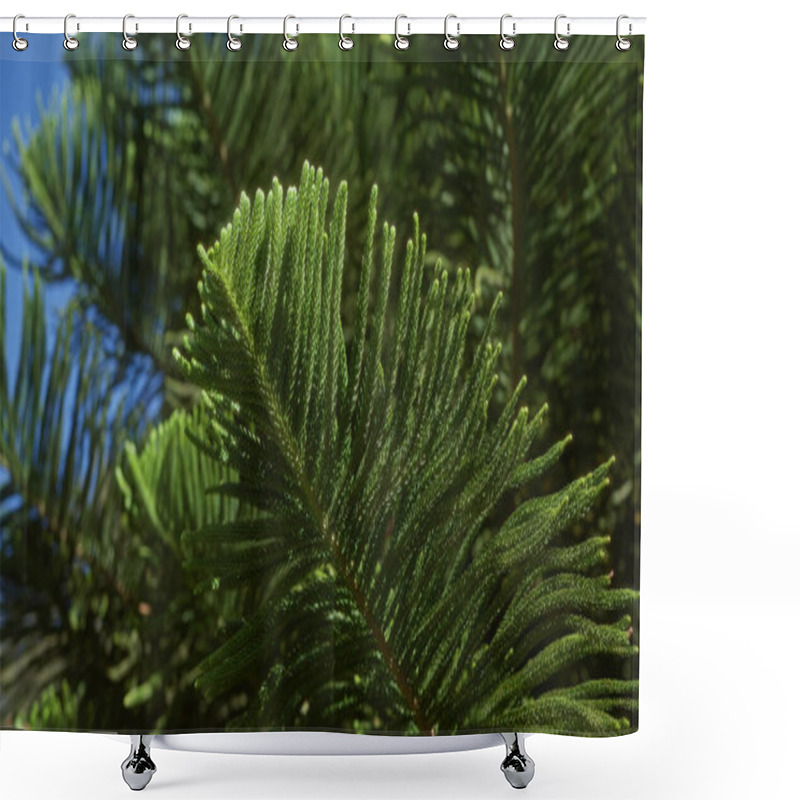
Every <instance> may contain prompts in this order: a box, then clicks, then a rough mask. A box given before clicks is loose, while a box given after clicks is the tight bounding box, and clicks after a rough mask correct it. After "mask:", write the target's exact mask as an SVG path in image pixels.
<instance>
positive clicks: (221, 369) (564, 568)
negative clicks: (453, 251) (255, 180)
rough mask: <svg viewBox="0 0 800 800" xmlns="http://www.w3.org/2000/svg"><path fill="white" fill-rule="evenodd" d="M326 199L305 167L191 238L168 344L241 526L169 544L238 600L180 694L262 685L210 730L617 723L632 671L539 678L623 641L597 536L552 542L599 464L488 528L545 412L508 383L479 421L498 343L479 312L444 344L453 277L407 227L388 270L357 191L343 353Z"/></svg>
mask: <svg viewBox="0 0 800 800" xmlns="http://www.w3.org/2000/svg"><path fill="white" fill-rule="evenodd" d="M327 198H328V181H327V179H325V178H323V175H322V172H321V170H319V171H315V170H314V169H312V168H310V167H308V165H306V167H305V168H304V170H303V175H302V180H301V183H300V187H299V189H294V188H291V189H289V190H288V191H287V192H286V194H285V196H284V192H283V189H282V188H281V186H280V184H279V183H278V182H277V181H276V182H275V183H274V184H273V188H272V190H271V191H270V192H269V194H268V195H266V196H265V195H264V194H263V193H262V192H260V191H259V192H257V193H256V195H255V199H254V200H253V201H252V202H251V201H250V200H249V199H248V198H247V197H246V196H245V195H243V196H242V199H241V202H240V205H239V207H238V209H237V210H236V213H235V215H234V219H233V222H232V223H231V224H229V225H228V226H227V227H226V228H224V229H223V231H222V234H221V237H220V240H219V241H218V242H217V243H216V244H215V245H214V247H212V248H211V249H210V250H208V251H206V250H204V249H203V248H201V249H200V255H201V258H202V260H203V264H204V272H203V278H202V281H201V283H200V298H201V318H200V320H198V321H195V320H194V319H193V318H191V317H190V318H189V327H190V330H191V334H190V335H189V336H188V337H187V338H186V341H185V345H184V350H183V352H178V351H176V357H177V358H178V360H179V362H180V364H181V367H182V369H183V371H184V374H185V376H186V378H187V379H188V380H190V381H192V382H193V383H195V384H196V385H198V386H200V387H201V388H202V389H203V390H204V397H205V400H206V405H207V407H208V413H209V414H210V415H211V421H212V427H211V428H210V431H211V435H210V436H206V437H205V438H204V439H203V440H202V446H203V447H204V449H206V450H207V451H208V453H209V454H211V455H212V456H213V457H214V458H216V459H217V460H218V461H219V462H220V463H222V464H225V465H230V466H231V467H232V468H233V469H234V470H235V471H236V473H237V474H238V480H237V481H235V482H233V483H230V484H228V485H226V486H225V487H224V491H225V493H226V494H229V495H231V496H233V497H236V498H237V499H238V500H239V501H240V502H242V503H244V504H246V505H247V506H249V507H251V508H253V510H254V517H253V519H252V520H251V521H250V522H249V523H248V524H246V525H244V524H242V523H241V522H238V521H236V522H231V523H229V524H228V525H227V526H225V525H223V526H221V525H214V526H213V527H211V528H205V529H200V531H198V532H197V533H191V532H187V533H186V534H185V536H186V537H188V542H189V543H190V545H191V543H192V542H193V541H195V540H196V541H197V542H198V543H199V544H200V546H201V547H202V548H203V549H204V551H205V563H206V568H207V575H208V578H209V582H210V584H209V585H210V586H211V587H212V588H213V589H214V590H216V591H220V590H226V589H228V590H232V591H238V590H240V587H242V586H247V587H248V588H250V589H252V592H253V597H254V599H255V602H254V604H253V606H252V608H251V609H250V610H249V614H248V615H247V617H246V619H245V620H244V624H243V625H242V627H241V628H240V629H239V630H238V632H237V633H236V634H235V635H234V636H232V637H231V638H229V639H228V640H227V641H226V642H225V643H224V644H223V645H222V646H221V647H220V648H219V649H218V650H217V651H216V652H215V653H213V654H212V655H211V656H210V657H209V658H208V659H206V661H205V662H204V663H203V664H202V665H201V667H200V677H199V679H198V685H199V686H200V687H201V688H202V689H203V690H204V691H205V693H206V695H207V696H209V697H215V696H217V695H219V694H220V693H223V692H226V691H228V690H230V689H232V688H233V687H236V686H237V685H238V683H239V682H240V681H241V680H242V679H243V678H244V677H245V676H247V675H251V674H253V672H257V673H260V674H262V675H263V676H264V681H263V683H262V685H261V687H260V692H259V696H258V704H257V705H256V704H255V703H252V702H251V705H250V707H249V708H248V710H247V712H246V714H244V715H243V717H242V718H240V719H238V720H235V721H234V722H232V723H231V727H238V726H240V725H244V726H253V727H258V726H268V727H283V726H293V725H307V726H310V727H320V726H332V727H340V728H341V727H346V726H348V725H356V724H357V725H358V726H360V727H361V728H362V729H366V728H370V727H374V728H379V729H383V730H394V731H398V732H423V733H427V732H429V731H430V732H438V733H448V732H455V731H466V730H485V729H504V730H505V729H508V730H513V729H515V727H516V728H520V727H525V725H526V724H528V725H530V721H531V720H533V721H534V722H535V723H536V725H535V727H536V728H538V729H541V730H561V731H574V732H579V731H582V732H585V733H590V732H597V733H600V732H608V731H616V730H620V729H621V728H622V727H624V726H625V725H626V724H627V720H626V719H625V718H624V717H619V716H618V715H616V714H614V713H611V712H613V711H615V710H618V709H620V708H623V709H624V707H625V705H626V704H625V702H623V701H621V700H619V699H618V698H619V696H620V695H621V696H622V697H627V698H630V697H631V694H632V692H633V685H632V684H631V683H629V682H622V683H620V682H613V681H612V682H601V683H591V684H587V685H586V686H585V687H584V693H583V694H581V691H580V690H579V689H576V688H574V687H573V688H570V689H569V690H568V693H567V694H564V693H563V692H562V691H560V690H559V689H557V688H550V687H549V684H548V682H549V681H551V680H552V679H553V678H554V677H557V676H558V674H559V673H561V672H562V671H563V670H565V669H566V668H567V667H569V666H570V665H573V664H576V663H579V662H580V661H581V660H582V659H584V658H586V657H588V656H592V655H595V654H598V653H604V654H611V655H616V656H621V657H631V656H632V654H633V652H634V648H633V647H632V646H631V644H630V642H629V634H630V631H629V626H630V617H629V616H622V617H620V618H616V619H615V620H614V621H612V622H608V623H606V622H603V621H602V620H603V616H604V612H610V613H611V614H612V616H614V617H617V616H618V615H619V613H621V612H623V611H626V610H629V609H630V607H631V604H632V601H633V593H632V592H630V591H627V590H622V589H611V588H609V584H610V578H609V577H607V576H601V577H588V575H589V574H590V573H591V572H592V571H593V569H594V568H596V567H597V566H598V564H599V563H600V561H599V559H600V558H601V556H602V552H603V548H604V546H605V545H606V544H607V539H605V538H603V537H595V538H593V539H589V540H587V541H585V542H583V543H581V544H578V545H571V546H562V545H560V543H559V539H558V536H559V533H560V532H561V531H563V530H564V528H565V527H566V526H568V525H569V524H570V523H571V522H573V521H574V520H576V519H579V518H580V517H581V516H582V515H584V514H585V512H586V511H587V509H588V508H589V507H590V506H591V505H592V504H593V502H594V501H595V500H596V498H597V497H598V495H599V493H600V492H601V491H602V489H603V487H604V486H605V485H606V484H607V482H608V479H607V474H608V470H609V467H610V464H611V461H609V462H607V463H605V464H603V465H601V466H600V467H598V468H597V469H596V470H594V471H593V472H592V473H591V474H589V475H587V476H586V477H584V478H581V479H579V480H576V481H574V482H572V483H571V484H569V485H568V486H566V487H564V488H563V489H562V490H560V491H557V492H554V493H552V494H549V495H544V496H534V497H531V498H530V499H528V500H526V501H525V502H523V503H522V504H520V505H519V506H518V507H517V508H516V510H515V511H514V512H513V513H512V514H510V515H509V516H508V517H507V518H506V519H505V520H504V521H503V523H502V525H501V526H500V527H499V529H497V530H488V529H487V527H486V526H487V520H488V519H489V517H490V515H491V513H492V512H493V510H494V509H495V508H496V506H497V505H498V503H499V502H500V501H501V499H503V498H504V497H506V496H508V494H509V493H513V492H514V490H516V489H517V488H518V487H520V486H521V485H523V484H527V483H529V482H531V481H532V480H534V479H536V478H537V477H539V476H540V475H541V473H542V472H544V470H545V469H547V468H548V467H549V466H551V464H552V462H554V461H555V460H556V458H557V456H558V455H560V453H561V451H562V450H563V448H564V446H565V444H566V440H565V441H563V442H560V443H558V444H556V445H554V447H553V448H552V450H551V451H549V452H546V453H544V454H541V455H540V456H538V458H533V459H532V458H531V449H532V447H533V444H534V442H535V441H536V439H537V437H538V435H539V434H540V433H541V427H542V422H543V419H544V414H545V412H546V407H543V408H542V409H541V410H540V411H539V412H538V413H537V414H534V415H530V414H529V413H528V409H527V408H525V407H520V404H519V396H520V393H521V391H522V388H523V386H524V380H523V381H521V382H520V384H519V386H518V387H517V390H516V391H515V392H514V394H513V396H512V398H511V399H510V401H509V402H508V403H507V404H506V406H505V408H504V409H503V411H502V414H501V416H500V418H499V419H498V420H497V421H496V422H495V423H493V424H489V423H488V421H487V409H488V406H489V403H490V400H491V397H492V393H493V389H494V386H495V382H496V380H497V377H496V374H495V367H496V363H497V359H498V356H499V354H500V349H501V348H500V345H499V344H495V343H494V342H493V341H492V340H491V335H492V326H491V324H488V325H487V326H486V327H485V332H484V337H483V340H482V341H481V343H480V345H479V346H478V347H477V348H476V350H475V355H474V357H473V358H472V359H471V361H470V362H468V361H467V359H466V358H465V356H464V348H465V341H466V335H467V329H468V326H469V321H470V315H471V308H472V305H473V302H474V297H473V295H472V291H471V286H470V275H469V272H461V271H459V272H458V273H457V275H456V276H455V278H454V279H453V278H451V277H449V276H448V274H447V273H446V272H443V271H442V270H441V267H440V266H437V267H435V268H434V270H433V274H426V273H430V270H429V269H427V268H426V267H425V258H424V256H425V247H426V242H425V237H424V235H420V234H419V231H418V229H417V228H416V223H415V231H416V233H415V235H414V237H413V239H412V240H410V241H409V242H408V244H407V247H406V250H405V259H404V263H403V267H402V269H401V273H400V276H399V280H398V279H396V278H395V276H394V274H393V268H392V266H393V258H394V246H395V231H394V228H393V227H390V226H389V225H388V224H384V225H383V228H382V236H381V238H380V241H375V235H374V231H375V224H376V215H377V208H376V204H377V192H376V191H375V192H373V195H372V202H371V206H370V215H369V226H368V228H367V231H366V236H365V239H366V245H365V251H364V257H363V261H362V270H361V278H360V289H359V301H358V314H357V317H356V321H355V327H354V331H355V337H354V342H353V347H352V348H351V351H350V352H349V353H348V352H347V351H346V349H345V345H344V333H343V330H342V324H341V319H340V305H341V284H342V272H343V268H344V254H345V221H346V203H347V188H346V185H345V184H341V185H340V187H339V189H338V191H337V193H336V197H335V200H334V202H333V209H332V211H331V212H330V214H329V212H328V202H327ZM395 284H399V286H396V285H395ZM393 286H394V288H395V289H397V290H398V291H397V295H398V301H397V307H396V309H394V313H390V311H389V308H388V298H389V295H390V293H391V289H392V287H393ZM497 302H499V298H498V301H497ZM496 307H497V303H496V304H495V309H493V312H492V316H494V310H496ZM545 687H547V688H548V689H549V691H548V694H547V700H546V701H545V702H542V703H541V704H539V703H538V700H537V695H538V694H539V693H540V692H541V691H542V689H543V688H545ZM525 698H527V699H525ZM614 698H617V699H616V700H615V699H614ZM598 700H601V701H602V702H598ZM612 700H613V701H614V702H611V701H612ZM367 710H368V714H369V716H367V715H366V714H365V711H367Z"/></svg>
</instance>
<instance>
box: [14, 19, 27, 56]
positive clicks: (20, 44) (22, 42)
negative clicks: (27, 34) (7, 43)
mask: <svg viewBox="0 0 800 800" xmlns="http://www.w3.org/2000/svg"><path fill="white" fill-rule="evenodd" d="M18 19H25V15H24V14H17V16H16V17H14V22H13V23H12V24H11V32H12V33H13V34H14V40H13V41H12V42H11V46H12V47H13V48H14V49H15V50H16V51H17V52H18V53H21V52H22V51H23V50H26V49H27V47H28V40H27V39H22V38H21V37H19V36H17V20H18ZM25 27H26V29H27V27H28V26H27V23H26V24H25Z"/></svg>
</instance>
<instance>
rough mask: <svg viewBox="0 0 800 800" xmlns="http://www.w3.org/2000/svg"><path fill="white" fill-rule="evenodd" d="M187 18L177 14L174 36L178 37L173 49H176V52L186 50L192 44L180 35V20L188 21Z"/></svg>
mask: <svg viewBox="0 0 800 800" xmlns="http://www.w3.org/2000/svg"><path fill="white" fill-rule="evenodd" d="M188 17H189V15H188V14H178V18H177V19H176V20H175V36H177V37H178V38H177V39H175V47H177V48H178V50H188V49H189V48H190V47H191V44H192V43H191V41H190V40H189V39H187V38H186V37H185V36H184V35H183V34H182V33H181V20H182V19H188ZM191 30H192V24H191V23H189V31H190V32H191Z"/></svg>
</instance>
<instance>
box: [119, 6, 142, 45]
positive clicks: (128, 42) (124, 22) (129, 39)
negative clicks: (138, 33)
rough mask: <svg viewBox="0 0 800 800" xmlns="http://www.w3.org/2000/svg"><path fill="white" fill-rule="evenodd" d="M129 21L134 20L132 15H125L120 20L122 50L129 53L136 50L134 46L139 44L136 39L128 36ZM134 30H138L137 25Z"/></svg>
mask: <svg viewBox="0 0 800 800" xmlns="http://www.w3.org/2000/svg"><path fill="white" fill-rule="evenodd" d="M129 19H136V18H135V17H134V16H133V14H126V15H125V16H124V17H123V18H122V49H123V50H128V51H131V50H135V49H136V45H137V44H139V42H137V41H136V39H134V38H133V37H132V36H128V20H129ZM136 28H137V30H138V28H139V26H138V25H137V26H136Z"/></svg>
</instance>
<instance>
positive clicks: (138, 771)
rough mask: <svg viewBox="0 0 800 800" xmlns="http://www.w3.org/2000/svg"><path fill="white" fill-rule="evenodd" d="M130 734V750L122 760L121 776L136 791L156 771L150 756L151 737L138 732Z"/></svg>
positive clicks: (144, 784)
mask: <svg viewBox="0 0 800 800" xmlns="http://www.w3.org/2000/svg"><path fill="white" fill-rule="evenodd" d="M130 736H131V752H130V754H129V755H128V757H127V758H126V759H125V760H124V761H123V762H122V777H123V779H124V781H125V783H127V784H128V786H130V787H131V789H133V790H134V791H135V792H138V791H141V790H142V789H144V787H145V786H147V784H148V783H150V779H151V778H152V777H153V775H154V774H155V771H156V765H155V764H154V763H153V759H152V758H150V742H152V741H153V737H152V736H141V735H140V734H138V733H137V734H131V735H130Z"/></svg>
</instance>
